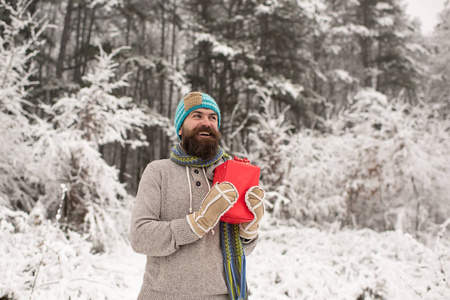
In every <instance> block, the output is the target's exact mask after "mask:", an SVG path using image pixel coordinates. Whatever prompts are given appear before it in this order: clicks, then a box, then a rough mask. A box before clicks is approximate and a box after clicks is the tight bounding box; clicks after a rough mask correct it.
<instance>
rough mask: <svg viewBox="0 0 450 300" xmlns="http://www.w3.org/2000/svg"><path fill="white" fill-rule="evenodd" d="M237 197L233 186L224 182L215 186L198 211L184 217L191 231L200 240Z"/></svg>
mask: <svg viewBox="0 0 450 300" xmlns="http://www.w3.org/2000/svg"><path fill="white" fill-rule="evenodd" d="M238 197H239V194H238V191H237V190H236V188H235V187H234V185H233V184H231V183H229V182H226V181H225V182H221V183H218V184H215V185H214V186H213V187H212V189H211V190H210V191H209V193H208V194H207V195H206V197H205V198H204V199H203V202H202V204H201V205H200V209H199V210H198V211H197V212H194V213H192V214H189V215H187V216H186V219H187V221H188V223H189V225H190V226H191V229H192V231H193V232H194V233H195V234H196V235H197V236H198V237H199V238H202V237H203V235H204V234H205V233H207V232H208V231H209V230H211V228H213V227H214V226H215V225H216V224H217V222H218V221H219V219H220V217H222V215H223V214H225V213H226V212H227V211H228V210H229V209H230V208H231V207H232V206H233V204H234V203H235V202H236V200H237V198H238Z"/></svg>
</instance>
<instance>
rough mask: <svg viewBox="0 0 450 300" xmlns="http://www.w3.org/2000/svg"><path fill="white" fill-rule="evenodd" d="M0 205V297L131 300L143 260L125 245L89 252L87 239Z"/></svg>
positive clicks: (136, 289) (51, 299) (135, 293)
mask: <svg viewBox="0 0 450 300" xmlns="http://www.w3.org/2000/svg"><path fill="white" fill-rule="evenodd" d="M30 223H32V221H31V220H30V217H29V216H28V215H27V214H25V213H23V212H14V211H11V210H7V209H5V208H1V207H0V229H1V230H0V239H1V240H2V243H1V244H0V251H1V253H2V255H1V256H0V276H1V278H2V280H1V281H0V298H2V299H3V298H4V299H15V300H21V299H49V300H53V299H55V300H56V299H135V298H136V297H137V293H138V291H139V285H140V281H141V280H140V277H141V276H142V271H143V266H144V261H143V259H141V258H140V257H138V256H136V255H134V254H133V253H132V252H131V249H130V247H129V245H127V244H125V243H123V242H122V243H121V244H116V247H115V248H114V252H113V253H108V254H98V253H97V254H93V253H92V247H93V245H92V243H91V242H89V241H88V240H89V239H90V237H89V236H88V235H85V234H79V233H77V232H73V231H71V230H67V231H62V230H60V229H59V226H58V224H51V223H50V222H49V221H45V222H43V223H41V224H39V225H32V226H30Z"/></svg>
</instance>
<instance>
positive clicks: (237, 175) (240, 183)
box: [213, 156, 260, 224]
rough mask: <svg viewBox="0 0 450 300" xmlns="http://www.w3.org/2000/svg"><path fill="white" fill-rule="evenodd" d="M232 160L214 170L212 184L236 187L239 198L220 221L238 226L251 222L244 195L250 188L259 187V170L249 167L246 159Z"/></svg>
mask: <svg viewBox="0 0 450 300" xmlns="http://www.w3.org/2000/svg"><path fill="white" fill-rule="evenodd" d="M234 159H235V160H227V161H226V162H224V163H223V164H221V165H219V166H218V167H217V168H216V169H215V171H214V180H213V184H215V183H216V182H223V181H228V182H231V183H232V184H233V185H234V186H235V187H236V189H237V191H238V193H239V198H238V200H237V202H236V203H235V204H234V205H233V207H232V208H231V209H230V210H229V211H227V212H226V213H225V214H224V215H223V216H222V218H220V220H221V221H223V222H227V223H231V224H239V223H245V222H250V221H251V220H253V217H254V216H253V214H252V213H251V212H250V210H249V209H248V208H247V205H246V204H245V193H246V192H247V191H248V189H249V188H251V187H252V186H255V185H259V173H260V168H259V167H257V166H255V165H251V164H250V163H249V161H248V160H247V159H239V158H237V157H236V156H235V157H234Z"/></svg>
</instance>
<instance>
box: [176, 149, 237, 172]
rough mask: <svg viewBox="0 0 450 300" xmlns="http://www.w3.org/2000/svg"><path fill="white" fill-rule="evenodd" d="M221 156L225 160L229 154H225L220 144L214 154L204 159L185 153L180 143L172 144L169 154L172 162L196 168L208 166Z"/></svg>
mask: <svg viewBox="0 0 450 300" xmlns="http://www.w3.org/2000/svg"><path fill="white" fill-rule="evenodd" d="M222 157H223V158H224V159H225V160H228V159H230V156H229V155H228V154H226V153H225V151H224V150H223V149H222V147H220V146H219V147H218V149H217V152H216V155H215V156H214V157H212V158H211V159H208V160H204V159H202V158H200V157H197V156H192V155H189V154H186V153H185V152H184V150H183V148H181V146H180V144H177V145H175V146H173V148H172V153H171V154H170V159H171V160H172V161H173V162H175V163H177V164H179V165H182V166H190V167H196V168H201V167H209V166H210V165H212V164H214V163H216V162H217V161H218V160H219V159H220V158H222Z"/></svg>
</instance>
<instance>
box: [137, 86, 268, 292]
mask: <svg viewBox="0 0 450 300" xmlns="http://www.w3.org/2000/svg"><path fill="white" fill-rule="evenodd" d="M219 127H220V110H219V107H218V105H217V103H216V101H214V99H213V98H212V97H211V96H209V95H207V94H204V93H200V92H192V93H190V94H189V95H187V96H186V97H185V98H184V99H183V100H182V101H180V103H179V105H178V107H177V110H176V115H175V132H176V134H177V136H178V138H179V140H180V141H181V142H180V143H179V144H177V145H175V146H174V147H173V149H172V153H171V156H170V159H162V160H156V161H153V162H151V163H150V164H148V165H147V167H146V168H145V170H144V172H143V174H142V178H141V181H140V183H139V188H138V192H137V195H136V201H135V206H134V208H133V214H132V220H131V232H130V241H131V246H132V248H133V250H134V251H136V252H138V253H141V254H145V255H146V256H147V263H146V266H145V274H144V278H143V283H142V287H141V290H140V293H139V296H138V299H139V300H149V299H158V300H165V299H168V300H194V299H195V300H198V299H204V300H214V299H222V300H224V299H237V298H240V299H246V298H247V294H246V290H247V287H246V285H245V276H243V278H242V276H241V278H240V279H242V281H243V283H242V284H241V285H240V286H239V285H238V284H237V283H230V282H231V281H233V279H236V278H235V277H236V274H234V275H233V276H234V277H233V278H231V277H232V276H231V275H230V274H229V273H228V274H227V273H226V271H225V270H224V269H226V268H224V265H226V262H225V261H224V256H223V251H222V250H223V249H222V246H223V242H222V245H221V234H220V233H221V229H222V227H220V228H219V224H220V223H222V222H219V220H220V217H221V216H222V215H223V214H225V213H226V212H227V211H228V210H229V209H230V208H231V207H232V206H233V204H234V203H235V202H236V201H237V198H238V196H239V195H238V191H237V190H236V188H235V186H234V185H233V184H232V183H230V182H221V183H217V184H215V185H214V186H211V185H212V182H213V178H214V169H215V168H216V167H217V166H218V165H220V164H222V163H223V162H225V161H226V160H228V159H229V155H228V154H226V153H225V151H224V150H223V149H222V148H221V147H220V146H219V140H220V133H219ZM245 197H246V202H247V203H251V204H248V208H249V209H250V210H251V211H252V212H253V213H254V216H255V218H254V220H253V221H252V222H250V223H249V224H241V225H240V226H239V236H240V238H239V237H238V238H237V240H238V241H237V244H236V245H235V246H234V248H237V247H241V248H242V249H243V250H244V252H245V254H246V255H248V254H250V253H251V252H252V251H253V249H254V247H255V245H256V243H257V240H258V233H257V230H258V227H259V225H258V223H259V221H260V219H261V217H262V215H263V209H262V210H261V207H263V206H262V205H260V204H262V201H263V198H264V191H263V190H262V189H261V188H260V187H258V186H254V187H252V188H250V189H249V190H248V192H247V193H246V196H245ZM256 207H259V210H256ZM255 211H257V213H255ZM236 228H237V227H236ZM241 252H242V251H241ZM228 263H229V262H228ZM236 286H238V288H237V291H233V288H235V287H236ZM237 293H238V294H239V295H237V296H236V294H237Z"/></svg>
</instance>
